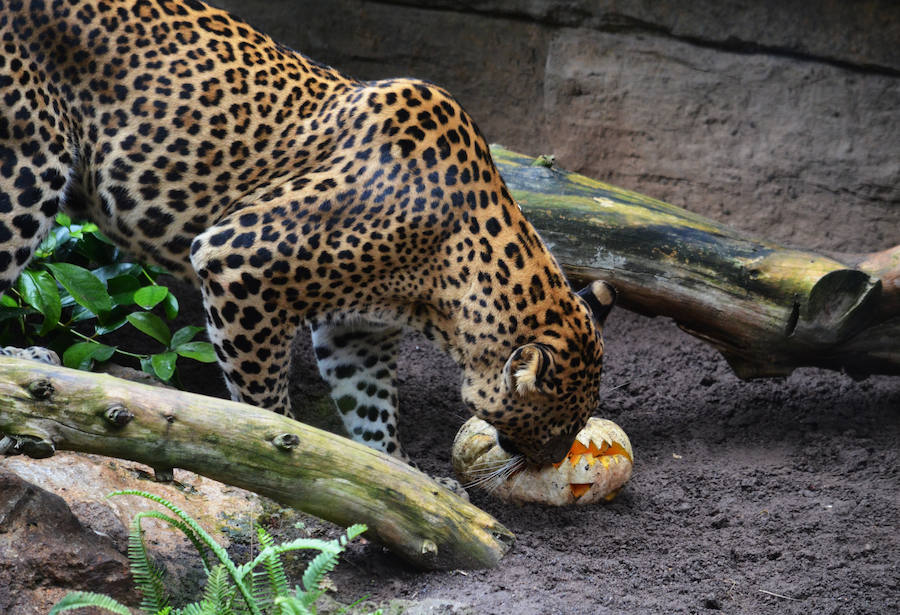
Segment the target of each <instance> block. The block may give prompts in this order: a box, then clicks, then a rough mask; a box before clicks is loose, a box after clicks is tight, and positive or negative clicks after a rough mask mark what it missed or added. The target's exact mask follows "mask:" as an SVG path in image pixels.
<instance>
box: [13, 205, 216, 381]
mask: <svg viewBox="0 0 900 615" xmlns="http://www.w3.org/2000/svg"><path fill="white" fill-rule="evenodd" d="M56 223H57V224H56V226H54V227H53V228H52V229H51V231H50V234H49V235H48V236H47V238H46V239H45V240H44V241H43V242H42V243H41V245H40V246H39V247H38V249H37V250H36V252H35V255H34V258H33V260H32V261H31V263H30V264H29V266H28V267H27V268H26V269H25V270H24V271H22V274H21V275H20V276H19V279H18V280H16V283H15V284H14V285H13V286H12V288H10V289H9V290H8V291H7V292H6V294H4V295H3V297H2V298H0V345H6V344H14V345H22V342H25V345H32V344H39V345H43V346H48V347H50V348H52V349H53V350H56V351H57V353H59V354H60V355H61V356H62V360H63V363H64V364H65V365H66V366H67V367H73V368H76V369H91V367H92V366H93V365H94V363H95V362H103V361H106V360H108V359H110V358H111V357H112V356H113V355H114V354H116V353H118V354H121V355H127V356H131V357H134V358H136V359H137V360H139V361H140V365H141V368H142V369H143V370H144V371H145V372H147V373H150V374H154V375H155V376H157V377H158V378H159V379H161V380H163V381H164V382H169V381H170V380H171V379H172V377H173V375H175V373H176V362H177V360H178V359H179V357H184V358H188V359H194V360H197V361H202V362H205V363H211V362H213V361H215V360H216V356H215V352H214V350H213V347H212V344H210V343H209V342H203V341H196V340H195V339H194V338H195V337H196V336H197V334H198V333H200V332H201V331H202V330H203V328H202V327H195V326H187V327H181V328H180V329H178V330H177V331H175V332H172V331H171V330H170V328H169V325H167V324H166V320H164V317H165V318H166V319H169V320H171V319H173V318H175V317H176V316H177V315H178V299H177V298H176V297H175V295H174V294H172V292H171V291H170V290H169V289H168V288H167V287H166V286H163V285H161V284H160V283H159V282H158V281H157V279H158V278H159V276H160V275H162V274H164V273H166V272H165V270H164V269H161V268H159V267H154V266H149V265H141V264H139V263H132V262H128V261H126V260H125V259H124V258H123V256H122V254H121V252H120V251H119V250H118V248H116V247H115V246H114V245H113V244H112V242H111V241H110V240H109V239H108V238H107V237H105V236H104V235H103V234H102V233H101V232H100V230H99V229H98V228H97V226H96V225H95V224H92V223H85V224H80V223H75V222H73V221H72V220H71V218H69V216H67V215H66V214H58V215H57V217H56ZM160 314H162V316H161V315H160ZM129 324H130V325H131V326H132V327H134V328H135V329H137V330H138V331H141V332H142V333H144V334H145V335H147V336H149V337H151V338H153V339H154V340H156V341H157V342H159V343H160V344H162V346H163V348H162V349H161V350H159V351H158V352H154V353H135V352H130V351H128V350H125V349H122V348H119V347H117V346H111V345H109V344H106V343H104V342H103V341H102V340H104V336H106V335H108V334H109V333H112V332H113V331H116V330H117V329H119V328H121V327H123V326H125V325H129Z"/></svg>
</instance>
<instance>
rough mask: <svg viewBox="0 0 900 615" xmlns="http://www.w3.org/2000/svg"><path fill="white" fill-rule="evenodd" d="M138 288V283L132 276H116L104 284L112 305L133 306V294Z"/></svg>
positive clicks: (139, 284)
mask: <svg viewBox="0 0 900 615" xmlns="http://www.w3.org/2000/svg"><path fill="white" fill-rule="evenodd" d="M140 287H141V283H140V281H139V280H138V279H137V278H136V277H134V276H132V275H120V276H116V277H114V278H111V279H109V280H107V282H106V289H107V291H109V294H110V296H111V297H112V300H113V304H114V305H134V293H135V291H136V290H138V289H140Z"/></svg>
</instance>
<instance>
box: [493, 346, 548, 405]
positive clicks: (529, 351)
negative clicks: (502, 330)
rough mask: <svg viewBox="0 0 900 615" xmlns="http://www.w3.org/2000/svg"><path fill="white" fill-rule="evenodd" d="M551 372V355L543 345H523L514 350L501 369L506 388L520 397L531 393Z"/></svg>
mask: <svg viewBox="0 0 900 615" xmlns="http://www.w3.org/2000/svg"><path fill="white" fill-rule="evenodd" d="M552 370H553V354H552V353H551V351H550V349H549V348H547V347H546V346H544V345H543V344H525V345H524V346H519V347H518V348H516V349H515V350H514V351H513V352H512V354H511V355H509V359H508V360H507V361H506V365H505V366H504V367H503V380H504V382H505V383H506V388H507V389H508V390H510V391H516V392H517V393H519V394H520V395H525V394H526V393H532V392H534V391H537V390H538V389H539V388H540V387H541V383H542V382H543V381H544V380H545V379H546V378H547V377H548V375H549V374H550V372H551V371H552Z"/></svg>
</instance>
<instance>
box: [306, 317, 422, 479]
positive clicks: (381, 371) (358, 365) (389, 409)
mask: <svg viewBox="0 0 900 615" xmlns="http://www.w3.org/2000/svg"><path fill="white" fill-rule="evenodd" d="M310 329H311V331H312V342H313V348H314V351H315V354H316V361H317V363H318V366H319V373H320V374H321V375H322V378H323V379H324V380H325V381H326V382H327V383H328V385H329V386H330V387H331V397H332V399H333V400H334V403H335V405H336V406H337V409H338V412H339V413H340V415H341V419H342V420H343V422H344V427H345V428H346V429H347V433H348V434H350V437H351V438H352V439H354V440H356V441H357V442H360V443H362V444H365V445H366V446H369V447H371V448H374V449H377V450H380V451H383V452H385V453H388V454H390V455H393V456H395V457H398V458H400V459H402V460H403V461H406V462H408V461H409V458H408V457H407V456H406V453H404V452H403V449H402V447H401V446H400V438H399V428H398V420H399V415H398V412H397V353H398V344H399V341H400V333H401V330H400V328H398V327H392V326H385V325H381V324H377V323H371V322H366V321H355V322H352V323H349V322H341V323H328V324H322V323H318V324H313V325H311V326H310Z"/></svg>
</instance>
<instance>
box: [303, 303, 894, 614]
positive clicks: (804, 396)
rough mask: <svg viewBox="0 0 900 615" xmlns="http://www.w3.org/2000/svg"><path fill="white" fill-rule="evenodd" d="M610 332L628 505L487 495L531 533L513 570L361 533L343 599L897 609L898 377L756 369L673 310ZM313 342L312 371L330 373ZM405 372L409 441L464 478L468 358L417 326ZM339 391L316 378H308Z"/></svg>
mask: <svg viewBox="0 0 900 615" xmlns="http://www.w3.org/2000/svg"><path fill="white" fill-rule="evenodd" d="M605 337H606V342H607V357H608V361H607V363H606V365H607V368H606V372H605V375H604V389H605V390H606V392H605V394H604V395H603V398H604V399H605V403H604V409H603V412H602V414H603V416H605V417H607V418H610V419H612V420H614V421H616V422H618V423H619V424H620V425H621V426H622V427H623V428H624V429H625V430H626V432H627V433H628V434H629V436H630V438H631V441H632V444H633V446H634V450H635V457H636V460H635V469H634V476H633V478H632V480H631V482H630V483H629V484H628V485H627V486H626V488H625V489H624V490H623V491H622V493H621V494H620V495H619V497H618V498H617V499H616V500H615V501H614V502H612V503H611V504H608V505H599V506H596V507H590V508H571V509H550V508H544V507H539V506H526V507H522V508H519V507H516V506H514V505H509V504H505V503H503V502H498V501H495V500H493V499H492V498H491V497H489V496H487V495H485V494H482V493H473V494H472V499H473V502H474V503H476V504H477V505H478V506H480V507H482V508H484V509H485V510H487V511H488V512H490V513H491V514H493V515H494V516H496V517H497V518H498V519H500V520H501V521H502V522H503V523H504V524H505V525H506V526H507V527H509V528H510V529H511V530H512V531H514V532H515V533H516V535H517V537H518V542H517V544H516V546H515V547H514V548H513V550H512V551H511V552H510V553H509V554H508V555H507V556H506V558H505V559H504V560H503V561H502V563H501V565H500V566H499V567H498V568H496V569H493V570H483V571H469V572H465V573H463V572H459V571H455V572H442V573H422V572H417V571H415V570H413V569H410V568H409V567H407V566H405V565H404V564H402V563H401V562H399V561H398V560H397V559H395V558H394V557H392V556H391V555H390V554H388V553H386V552H385V551H383V550H382V549H381V548H380V547H377V546H375V545H371V544H369V545H357V546H354V547H353V548H351V550H350V552H349V553H348V554H347V556H346V557H345V558H344V562H343V563H342V564H341V565H340V566H339V568H338V569H337V571H336V572H335V573H334V575H333V580H334V582H335V584H336V586H337V589H338V596H339V597H340V598H341V599H342V600H354V599H358V598H361V597H363V596H368V599H369V600H370V601H371V602H374V603H375V604H384V603H387V602H388V601H390V600H391V599H397V598H399V599H407V600H414V601H426V602H425V604H427V605H428V607H427V608H425V609H424V610H422V611H421V612H429V613H452V614H459V613H479V614H481V613H484V614H491V613H498V614H499V613H503V614H507V613H516V614H517V615H530V614H534V615H538V614H540V615H553V614H579V615H583V614H603V613H706V612H712V611H716V610H720V611H723V612H726V613H776V612H777V613H780V614H790V613H802V614H804V615H805V614H807V613H810V612H815V613H823V614H827V613H841V614H842V615H850V614H854V613H873V614H876V613H877V614H886V613H897V612H900V471H898V451H900V379H898V378H888V377H872V378H869V379H867V380H864V381H861V382H856V381H854V380H852V379H851V378H849V377H848V376H845V375H843V374H839V373H832V372H825V371H818V370H800V371H798V372H797V373H795V374H794V375H792V376H791V377H790V378H787V379H786V380H766V381H757V382H742V381H740V380H738V379H737V378H736V377H735V376H734V375H733V374H732V373H731V371H730V369H729V368H728V366H727V365H726V363H725V362H724V361H723V360H722V359H721V358H720V357H719V355H718V354H717V353H716V352H714V351H713V350H711V349H710V348H708V347H707V346H705V345H704V344H702V343H701V342H699V341H697V340H695V339H694V338H692V337H690V336H688V335H687V334H685V333H682V332H681V331H680V330H678V329H677V328H676V327H675V326H674V325H673V324H672V323H671V322H669V321H666V320H663V319H648V318H644V317H640V316H637V315H634V314H630V313H628V312H625V311H618V312H615V313H614V314H613V315H612V316H610V319H609V321H608V325H607V329H606V331H605ZM298 346H299V347H298V348H297V355H296V357H297V358H296V366H297V373H298V374H306V373H308V374H315V373H316V372H315V364H314V362H313V360H312V355H311V353H310V352H309V349H308V347H306V346H305V344H303V343H301V344H299V345H298ZM400 372H401V380H402V384H401V386H402V388H401V406H402V408H403V423H402V425H401V429H402V432H401V434H402V437H403V438H404V441H405V443H406V446H407V449H408V450H409V452H410V454H411V455H412V456H413V458H414V459H415V460H416V461H417V462H418V463H419V464H420V465H421V466H422V468H423V469H424V470H425V471H427V472H429V473H431V474H435V475H449V474H450V473H451V466H450V445H451V443H452V440H453V436H454V434H455V433H456V430H457V429H458V428H459V426H460V425H461V424H462V422H463V421H464V420H465V418H467V417H466V416H465V414H466V413H465V409H464V408H463V406H462V404H461V403H460V401H459V393H458V371H457V368H456V367H455V365H454V364H453V363H452V362H450V361H449V360H448V359H447V358H446V357H444V356H442V355H441V354H440V353H439V352H437V351H435V350H434V349H432V348H431V347H430V346H428V345H427V343H426V342H424V341H423V340H422V339H421V338H418V337H416V336H411V337H410V338H409V339H408V340H407V342H406V346H405V348H404V351H403V353H402V361H401V364H400ZM324 392H325V388H324V385H323V384H322V383H321V382H319V381H318V377H317V376H310V377H308V378H300V379H299V380H298V382H297V384H296V390H295V393H296V394H297V395H300V396H304V397H307V396H309V395H314V396H315V395H319V394H322V393H324ZM441 605H446V606H441Z"/></svg>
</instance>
